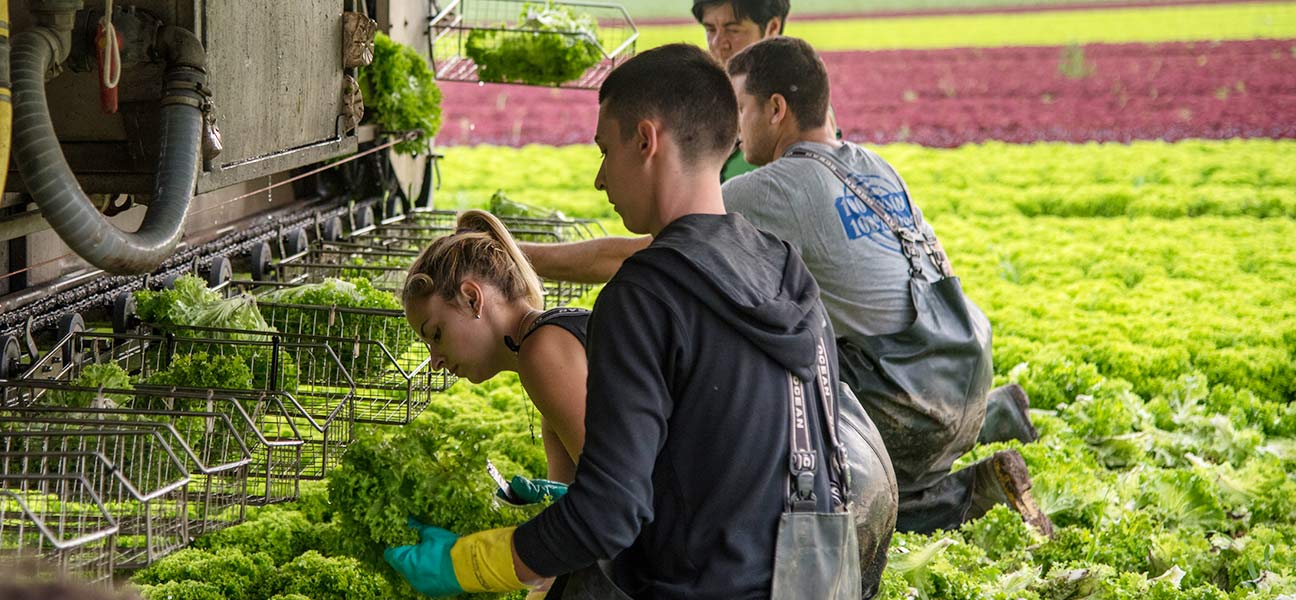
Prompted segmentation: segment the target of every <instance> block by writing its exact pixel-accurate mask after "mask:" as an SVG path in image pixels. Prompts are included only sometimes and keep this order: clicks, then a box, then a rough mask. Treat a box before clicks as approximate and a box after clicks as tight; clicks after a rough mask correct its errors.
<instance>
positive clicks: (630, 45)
mask: <svg viewBox="0 0 1296 600" xmlns="http://www.w3.org/2000/svg"><path fill="white" fill-rule="evenodd" d="M547 4H548V5H549V6H550V7H553V8H555V9H558V10H560V11H567V12H570V14H572V15H573V16H576V17H578V18H582V19H586V21H587V23H588V24H589V25H596V26H587V27H585V28H583V29H578V30H561V31H552V30H550V31H544V30H542V28H541V26H540V25H539V23H538V22H535V21H528V20H527V19H526V18H525V17H526V15H527V13H528V12H529V11H532V10H540V9H543V8H545V5H546V2H544V1H543V0H541V1H538V2H524V1H520V0H451V1H449V2H438V1H436V0H433V1H432V2H430V3H429V10H428V14H429V15H431V16H430V17H429V18H428V25H427V35H428V54H429V55H430V56H431V57H432V69H433V71H434V72H435V73H436V77H437V79H440V80H442V81H465V82H493V83H520V84H529V85H544V86H558V87H568V88H577V89H598V87H599V85H600V84H602V83H603V80H604V79H606V78H607V76H608V74H609V73H611V72H612V70H613V69H615V68H616V67H617V66H618V65H620V64H621V63H623V62H625V61H626V60H628V59H629V58H630V57H631V56H633V55H634V51H635V41H636V40H637V39H639V30H638V28H636V27H635V25H634V23H633V22H632V21H631V20H630V15H629V14H628V13H626V11H625V9H624V8H622V7H621V6H618V5H615V4H603V3H595V2H548V3H547ZM564 29H565V28H564ZM478 61H481V63H482V64H479V62H478ZM519 62H521V63H522V64H523V65H525V67H526V69H525V70H524V71H523V70H517V71H513V72H510V71H511V70H512V69H510V66H511V65H512V64H518V63H519ZM483 67H484V68H483ZM501 69H503V70H501ZM518 76H521V79H519V78H518Z"/></svg>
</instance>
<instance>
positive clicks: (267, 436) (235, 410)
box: [0, 334, 305, 504]
mask: <svg viewBox="0 0 1296 600" xmlns="http://www.w3.org/2000/svg"><path fill="white" fill-rule="evenodd" d="M91 339H98V338H95V337H93V336H92V337H91ZM87 347H93V344H89V345H87V344H86V337H85V336H83V335H77V334H74V335H71V336H68V337H67V338H65V339H64V341H63V342H62V343H61V344H60V346H58V347H56V348H55V349H54V351H53V352H50V353H48V354H46V355H45V356H43V357H42V358H41V359H40V360H39V361H37V363H36V364H35V365H34V367H35V368H33V369H30V370H29V371H28V376H34V377H39V376H41V375H44V376H45V377H46V378H47V379H48V380H58V381H71V380H73V379H75V378H76V377H77V373H78V371H80V370H81V369H83V368H84V367H85V366H86V365H88V364H98V363H96V362H95V361H105V362H115V361H114V353H113V352H111V351H110V350H109V351H102V352H96V351H90V350H87V349H85V348H87ZM65 349H66V350H67V351H69V352H72V353H73V354H72V355H73V356H76V357H77V358H78V359H79V361H77V362H74V363H72V364H64V363H63V362H62V361H61V360H59V358H58V357H60V356H62V355H63V354H64V350H65ZM26 381H36V383H32V384H30V385H12V384H11V385H5V386H4V387H3V390H2V393H3V395H0V406H8V407H46V408H59V407H60V404H64V403H66V401H67V399H68V398H69V397H74V398H75V397H76V396H80V397H81V398H83V399H85V400H89V403H90V404H92V405H96V406H100V407H104V406H108V405H112V406H113V407H114V408H116V409H117V410H116V411H114V412H113V413H112V414H114V415H119V416H121V417H122V418H127V417H132V418H142V419H152V420H162V419H171V423H172V425H174V426H177V429H178V430H181V433H183V434H185V435H187V436H189V437H188V442H189V444H190V446H191V447H194V448H201V447H202V446H203V445H209V444H211V443H212V441H213V440H212V439H211V437H210V430H211V429H212V428H213V427H214V424H213V423H207V424H205V426H203V427H199V428H197V429H193V428H192V427H190V429H189V430H185V429H183V428H182V426H183V425H189V426H192V425H194V424H200V425H201V424H203V423H202V419H208V420H212V419H215V418H216V415H222V418H223V419H225V420H228V421H229V422H230V425H231V429H232V430H233V431H234V434H235V435H236V436H237V437H238V441H239V442H240V443H241V444H242V445H243V446H244V447H246V448H247V449H248V452H249V453H250V454H251V457H252V462H251V463H250V465H249V468H248V503H249V504H269V503H274V502H284V501H288V500H293V499H295V498H297V496H298V494H299V492H300V479H301V474H302V470H303V466H302V465H303V463H302V447H303V446H304V445H305V441H304V440H303V438H302V436H301V434H300V433H299V432H298V429H297V423H296V422H294V420H293V419H292V418H291V414H292V413H290V412H289V410H288V409H287V408H286V406H285V404H284V402H283V399H282V398H280V397H279V396H277V395H274V394H269V393H258V394H230V393H217V392H216V391H215V390H182V389H176V388H163V387H156V386H148V385H138V386H135V389H133V390H130V391H129V393H108V394H105V392H103V391H100V390H96V391H94V392H84V393H81V394H76V393H69V392H74V390H75V389H76V388H72V387H70V386H66V385H57V384H49V383H40V381H44V380H41V379H36V380H31V379H29V380H26ZM82 389H86V390H88V389H90V388H82ZM51 391H52V392H55V393H50V392H51ZM108 395H111V398H109V397H108ZM204 451H206V452H208V453H210V450H204Z"/></svg>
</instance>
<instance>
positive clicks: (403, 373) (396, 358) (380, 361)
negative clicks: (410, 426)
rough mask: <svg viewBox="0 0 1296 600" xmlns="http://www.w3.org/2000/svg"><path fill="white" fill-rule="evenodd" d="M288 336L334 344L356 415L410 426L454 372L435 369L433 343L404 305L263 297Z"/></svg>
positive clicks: (266, 310) (270, 318) (265, 309)
mask: <svg viewBox="0 0 1296 600" xmlns="http://www.w3.org/2000/svg"><path fill="white" fill-rule="evenodd" d="M258 306H259V307H260V309H261V314H262V316H264V317H265V319H266V322H268V323H270V324H271V325H272V326H274V327H275V329H278V330H279V331H281V332H298V333H281V334H280V335H282V336H284V338H285V339H287V340H292V341H298V342H302V343H317V344H325V345H328V346H329V347H331V348H333V349H334V352H336V353H337V355H338V357H339V358H340V359H341V360H342V362H343V366H344V367H345V368H346V369H347V371H348V372H350V373H351V374H352V379H353V380H354V382H355V396H354V404H355V411H354V413H355V420H356V421H357V422H361V423H380V424H393V425H404V424H406V423H409V422H411V421H413V420H414V418H415V417H417V416H418V415H419V414H420V413H422V412H423V409H425V408H426V407H427V405H428V403H429V402H430V401H431V399H432V394H433V393H434V392H439V391H442V390H445V389H446V388H448V387H449V386H450V385H451V384H453V383H454V381H455V379H454V376H453V375H450V374H449V373H447V372H445V371H433V370H431V360H430V358H429V356H428V353H427V347H426V346H425V345H424V344H423V343H422V342H421V341H419V340H418V339H417V336H416V333H415V332H414V330H413V329H412V328H410V326H409V324H408V323H406V322H405V316H404V313H402V312H401V311H398V310H384V309H371V308H347V307H339V306H319V305H313V304H284V303H274V302H259V303H258Z"/></svg>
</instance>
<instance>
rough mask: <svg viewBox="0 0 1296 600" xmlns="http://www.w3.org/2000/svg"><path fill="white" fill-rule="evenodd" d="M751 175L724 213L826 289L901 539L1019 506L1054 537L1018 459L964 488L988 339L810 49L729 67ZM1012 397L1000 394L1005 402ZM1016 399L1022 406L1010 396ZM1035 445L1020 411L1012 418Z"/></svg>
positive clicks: (728, 187)
mask: <svg viewBox="0 0 1296 600" xmlns="http://www.w3.org/2000/svg"><path fill="white" fill-rule="evenodd" d="M728 71H729V76H730V78H731V79H732V80H733V84H734V89H735V91H736V93H737V96H738V107H739V109H738V112H739V124H740V125H739V128H740V131H741V135H742V138H743V153H744V154H745V156H746V157H747V160H748V161H749V162H751V163H752V164H755V165H763V167H762V168H761V169H759V170H757V171H755V172H752V173H750V174H748V175H744V176H742V177H739V178H736V179H734V180H732V181H730V182H728V183H727V184H725V189H724V194H725V204H726V206H727V207H728V208H729V209H730V210H733V211H734V212H738V213H741V214H743V215H744V216H747V217H748V218H750V219H752V221H753V222H754V223H757V224H759V225H760V226H761V227H764V228H766V229H767V230H768V231H770V232H771V233H773V234H775V235H778V236H779V237H782V238H783V239H786V240H789V241H790V242H791V243H792V244H793V245H794V246H795V247H796V248H797V250H798V251H799V252H800V254H801V256H802V258H804V259H805V261H806V265H807V266H808V267H809V268H810V270H811V272H813V273H815V274H816V278H817V279H818V280H819V283H820V285H821V287H822V296H823V300H824V305H825V306H826V307H827V309H828V314H829V317H830V318H831V319H832V320H833V326H834V327H835V328H836V330H837V331H838V332H842V333H841V336H842V337H840V338H839V339H838V356H839V359H840V360H841V368H842V377H843V380H844V381H845V382H846V383H847V384H848V385H850V387H851V389H853V390H854V392H855V395H856V396H857V397H858V398H859V400H860V401H861V402H862V403H863V404H864V407H865V409H866V410H867V411H868V412H869V415H870V416H871V417H872V418H873V420H874V422H875V423H877V426H878V428H879V429H880V430H881V431H882V437H883V439H884V440H886V443H887V451H888V452H889V453H890V455H891V460H892V464H893V466H894V468H895V472H896V478H897V481H898V483H899V485H900V515H899V518H898V521H897V526H898V528H899V529H900V530H902V531H919V532H930V531H933V530H936V529H952V528H955V527H958V526H959V525H960V524H961V523H963V522H964V521H967V520H970V519H974V518H977V517H979V516H980V515H982V514H984V513H985V511H987V510H989V509H990V508H991V507H992V506H994V505H995V504H1008V505H1010V506H1012V508H1014V509H1015V510H1017V511H1018V512H1020V513H1021V514H1022V517H1023V518H1024V519H1025V520H1026V522H1027V523H1029V524H1031V525H1033V526H1034V527H1035V528H1036V529H1037V530H1039V531H1040V532H1041V533H1044V534H1051V532H1052V524H1051V523H1050V522H1049V519H1048V517H1047V516H1046V515H1044V513H1043V512H1041V511H1040V510H1039V508H1038V507H1036V506H1035V504H1034V501H1033V500H1032V498H1031V496H1030V492H1029V490H1030V487H1031V482H1030V476H1029V474H1028V473H1027V471H1026V465H1025V462H1024V461H1023V460H1022V457H1021V455H1020V454H1019V453H1017V451H1015V450H1007V451H1002V452H998V453H996V454H995V455H994V456H992V457H991V458H988V459H986V460H983V461H981V462H980V463H977V464H976V465H973V466H969V467H967V468H965V469H961V470H959V471H957V472H954V473H951V472H950V467H951V465H953V463H954V461H955V460H956V459H957V458H958V457H959V456H962V455H963V454H964V453H966V452H967V451H968V450H970V449H971V448H972V446H973V445H974V444H975V443H976V442H977V439H978V434H980V432H981V429H982V425H983V422H984V421H985V415H986V396H987V392H988V390H989V388H990V383H991V378H992V376H993V371H992V369H991V356H990V327H989V323H988V322H987V321H986V319H985V316H984V315H983V314H981V311H980V310H979V309H977V308H976V306H975V305H973V304H972V303H971V301H970V300H967V299H966V298H965V297H964V296H963V292H962V288H961V287H960V285H959V283H958V280H957V278H956V277H954V276H953V269H952V267H950V265H949V261H948V259H947V258H946V257H945V254H944V250H943V249H942V248H941V246H940V243H939V241H938V240H937V239H936V234H935V232H934V231H933V230H932V228H931V226H930V225H928V224H927V223H926V222H925V221H924V219H923V217H922V212H921V211H920V210H919V209H918V206H917V205H916V204H914V203H913V199H912V198H911V197H910V195H909V191H908V188H907V187H906V186H905V183H904V181H903V180H902V179H901V178H900V175H899V174H898V173H896V171H895V169H893V168H892V167H891V165H889V164H887V162H886V161H885V160H883V159H882V157H880V156H878V155H877V154H876V153H874V152H872V151H870V150H868V149H865V148H862V147H860V146H857V145H855V144H852V143H850V142H843V141H838V140H837V138H836V136H835V135H834V134H833V131H832V129H831V128H830V127H829V126H828V125H827V123H826V118H825V114H826V112H827V106H828V93H829V84H828V73H827V70H826V69H825V68H824V65H823V61H822V60H820V58H819V56H818V54H817V53H816V52H815V50H814V48H812V47H810V45H809V44H807V43H806V42H804V41H802V40H799V39H796V38H788V37H775V38H770V39H766V40H763V41H761V42H758V43H756V44H753V45H751V46H749V47H747V48H746V49H744V50H743V51H742V52H739V53H738V54H737V55H735V56H734V57H733V58H732V59H730V61H729V64H728ZM1005 393H1008V392H1006V391H1005V392H1001V394H1005ZM1008 395H1011V394H1010V393H1008ZM1006 400H1008V398H1004V399H1002V400H1001V401H1000V402H997V403H996V404H997V405H1005V404H1006V405H1008V406H1010V407H1017V408H1019V409H1021V410H1018V411H1015V412H1016V413H1017V414H1016V415H1010V416H1015V417H1016V421H1017V422H1018V423H1019V424H1020V426H1019V427H1017V428H1016V429H1017V430H1018V432H1019V433H1017V434H1016V435H1014V436H1013V437H1021V438H1024V439H1027V440H1029V439H1031V438H1033V437H1034V435H1033V434H1034V432H1033V429H1031V428H1030V426H1029V424H1030V421H1029V417H1028V416H1027V413H1026V412H1025V410H1024V409H1025V407H1021V406H1018V405H1017V404H1016V403H1011V402H1006Z"/></svg>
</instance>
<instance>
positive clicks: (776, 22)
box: [693, 0, 791, 63]
mask: <svg viewBox="0 0 1296 600" xmlns="http://www.w3.org/2000/svg"><path fill="white" fill-rule="evenodd" d="M790 8H791V7H790V6H789V4H788V0H693V18H694V19H697V22H698V23H699V24H701V25H702V27H704V28H705V29H706V35H707V50H709V51H710V52H711V56H714V57H715V58H716V60H718V61H720V62H721V63H725V62H728V61H729V57H731V56H733V55H735V54H737V53H738V52H739V51H741V50H742V49H743V48H746V47H747V46H750V45H752V44H755V43H756V42H759V41H761V40H763V39H765V38H767V37H771V36H775V35H783V26H784V25H786V24H787V16H788V11H789V10H790Z"/></svg>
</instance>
